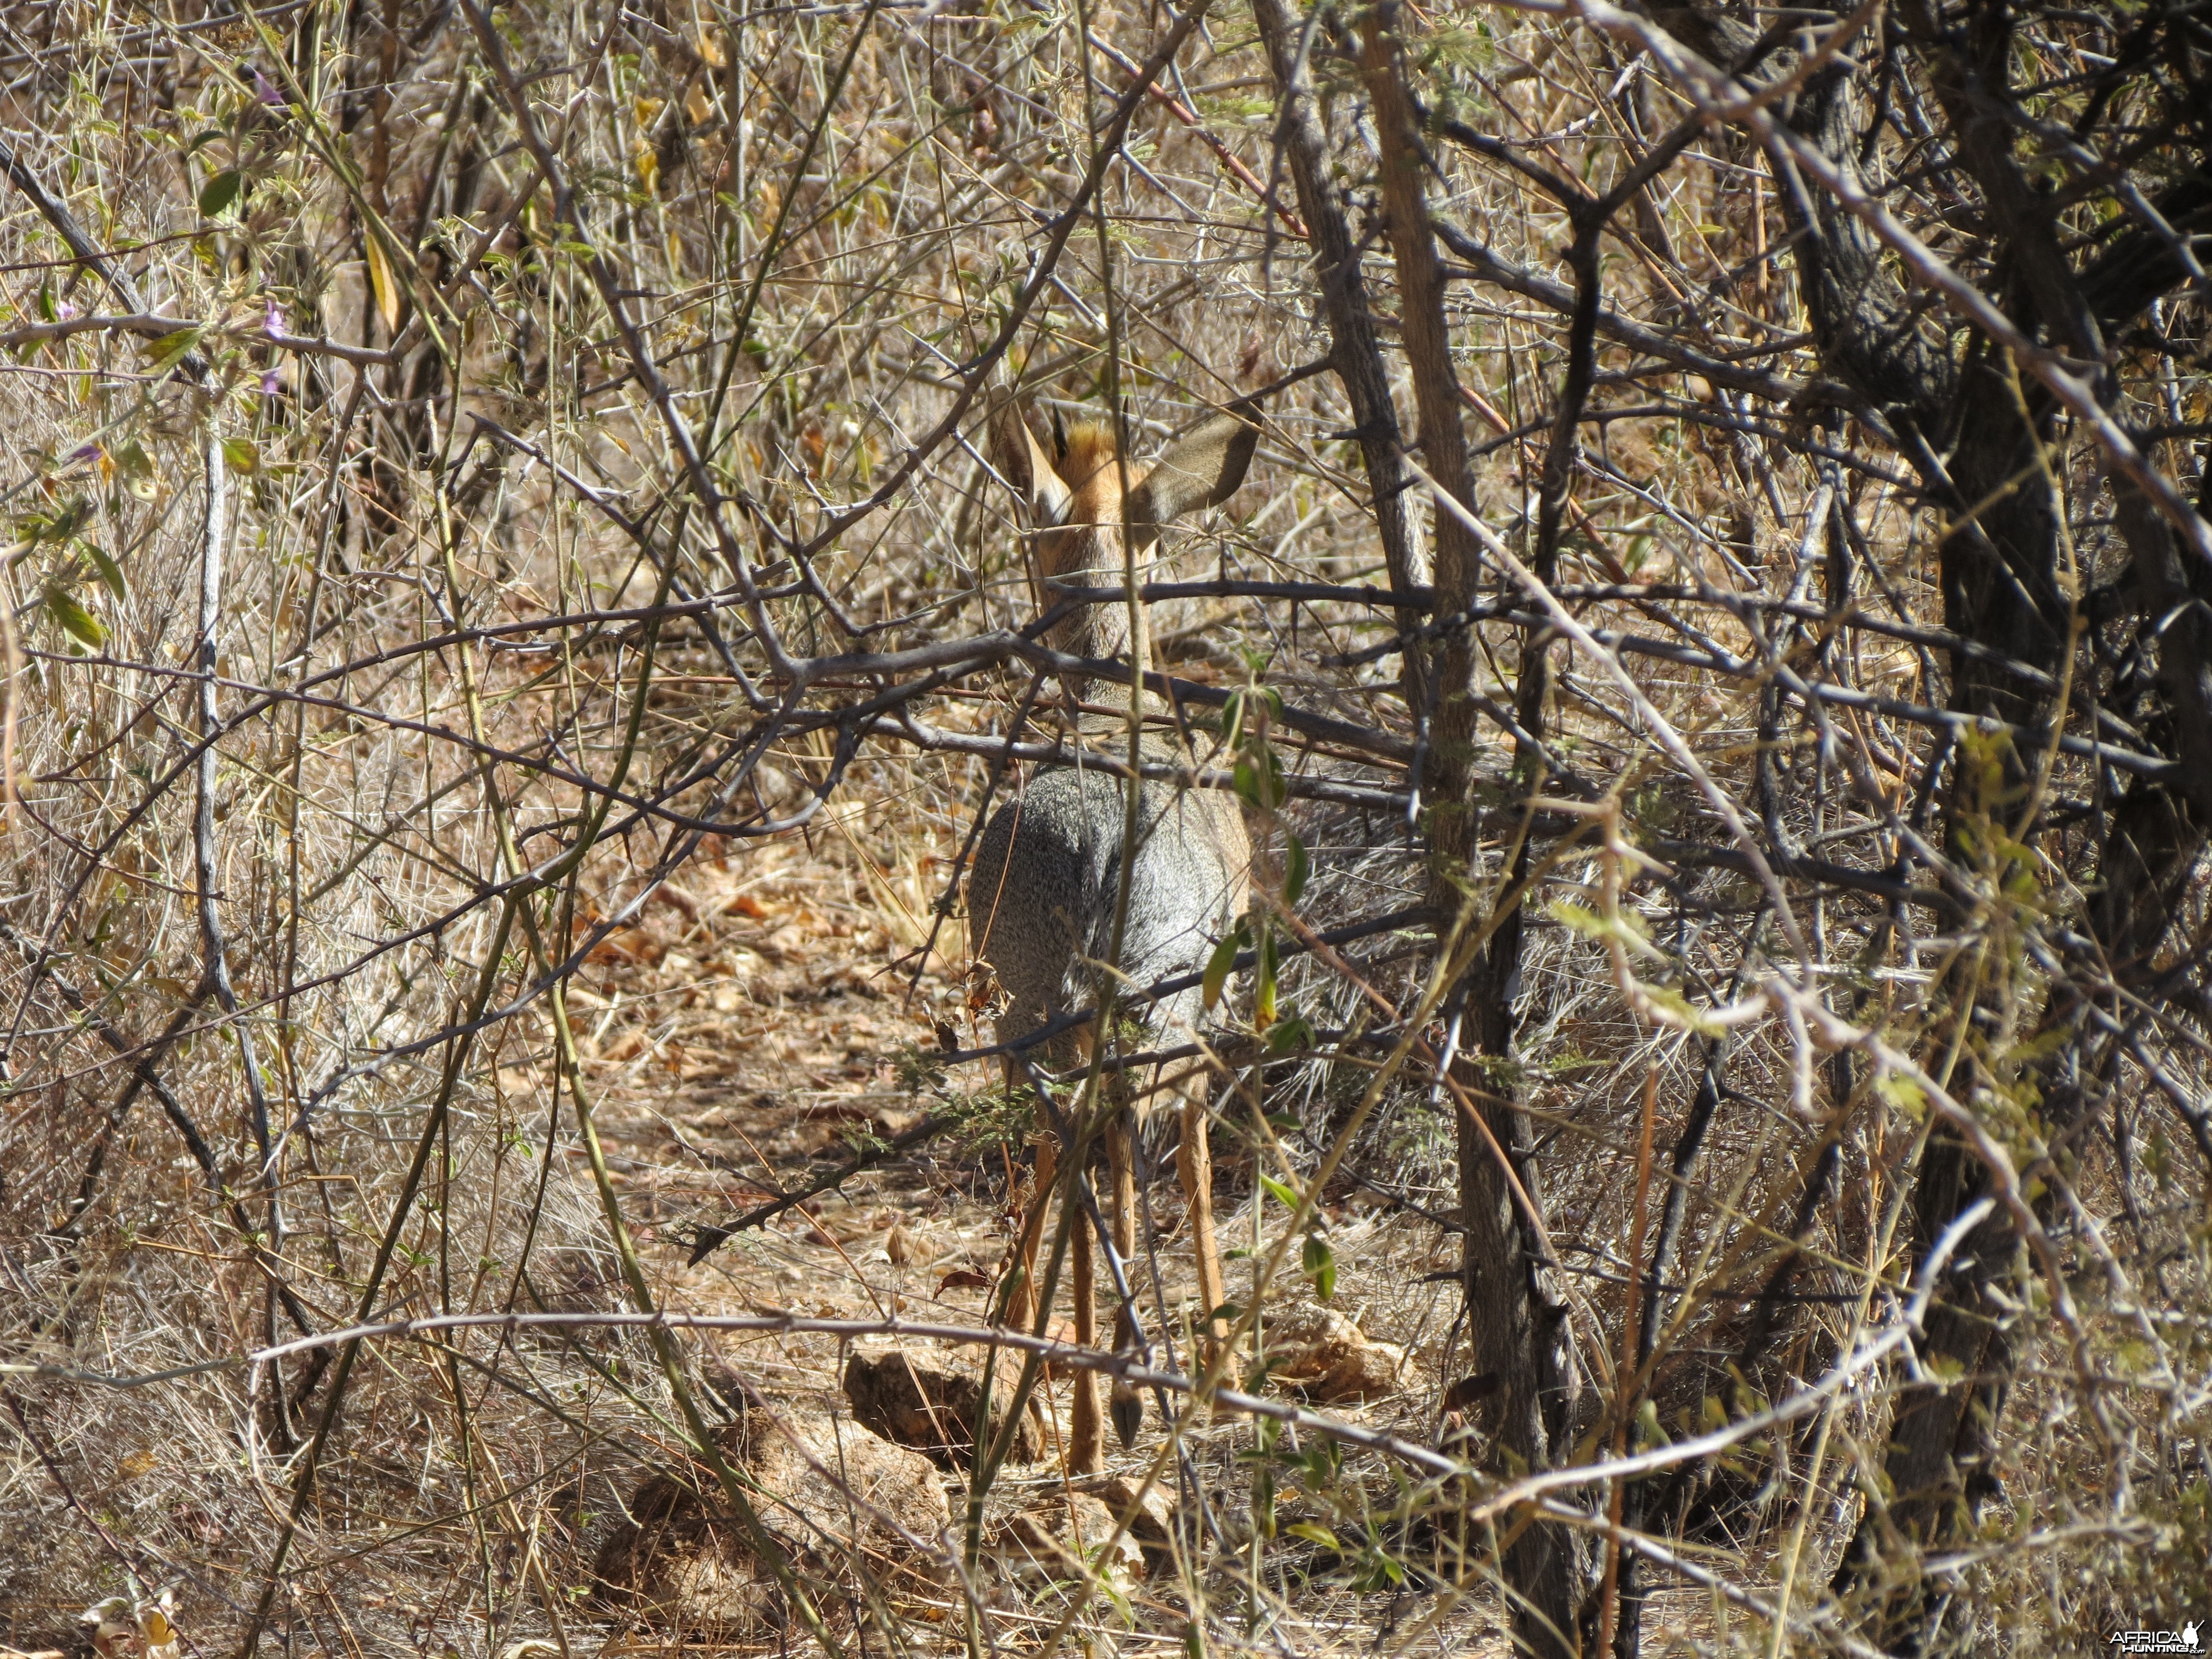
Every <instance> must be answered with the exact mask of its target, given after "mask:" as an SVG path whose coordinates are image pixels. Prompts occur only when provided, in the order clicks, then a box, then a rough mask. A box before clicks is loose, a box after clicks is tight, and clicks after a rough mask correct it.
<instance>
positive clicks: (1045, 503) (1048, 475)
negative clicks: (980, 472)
mask: <svg viewBox="0 0 2212 1659" xmlns="http://www.w3.org/2000/svg"><path fill="white" fill-rule="evenodd" d="M991 465H994V466H995V467H997V468H998V469H999V471H1001V472H1003V473H1005V474H1006V481H1007V482H1008V483H1011V484H1012V485H1013V487H1014V488H1015V489H1018V490H1019V491H1020V492H1021V495H1022V499H1023V500H1024V501H1026V502H1028V503H1029V509H1030V518H1031V519H1032V520H1035V521H1036V524H1037V525H1038V526H1056V525H1063V524H1066V522H1067V509H1068V504H1069V502H1070V501H1073V499H1074V496H1073V492H1072V491H1070V490H1069V489H1068V487H1067V481H1066V479H1064V478H1062V477H1060V473H1059V471H1058V470H1057V469H1056V468H1055V467H1054V465H1053V464H1052V457H1050V456H1049V455H1048V454H1046V453H1044V446H1043V445H1042V444H1041V443H1039V442H1038V441H1036V434H1035V433H1034V432H1032V431H1030V423H1029V419H1028V417H1027V416H1024V414H1023V413H1022V407H1021V405H1020V404H1018V402H1016V401H1015V399H1014V398H1013V396H1012V394H1011V393H1005V392H1002V393H1000V396H999V398H997V399H996V400H995V402H994V404H993V406H992V410H991Z"/></svg>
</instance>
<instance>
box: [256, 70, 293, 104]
mask: <svg viewBox="0 0 2212 1659" xmlns="http://www.w3.org/2000/svg"><path fill="white" fill-rule="evenodd" d="M253 95H254V96H255V97H256V98H258V99H259V100H261V101H262V102H263V103H264V104H266V105H268V106H269V107H270V108H271V109H282V108H283V107H284V104H285V101H286V100H285V97H284V94H283V93H281V92H279V91H277V90H276V85H275V83H274V82H271V81H270V78H269V77H268V76H266V75H264V74H263V73H262V72H261V70H260V68H259V66H258V65H256V66H255V68H254V70H253Z"/></svg>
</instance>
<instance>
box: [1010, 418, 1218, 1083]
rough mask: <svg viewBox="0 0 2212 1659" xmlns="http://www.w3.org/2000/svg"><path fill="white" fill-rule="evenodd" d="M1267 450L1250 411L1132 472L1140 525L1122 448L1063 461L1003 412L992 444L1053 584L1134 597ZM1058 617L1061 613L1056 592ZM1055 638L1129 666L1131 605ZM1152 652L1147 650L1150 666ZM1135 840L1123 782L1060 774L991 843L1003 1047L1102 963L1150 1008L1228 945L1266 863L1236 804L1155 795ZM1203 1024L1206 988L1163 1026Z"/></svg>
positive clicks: (1099, 610) (1098, 687) (1105, 698)
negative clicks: (1180, 524) (1130, 847)
mask: <svg viewBox="0 0 2212 1659" xmlns="http://www.w3.org/2000/svg"><path fill="white" fill-rule="evenodd" d="M1258 437H1259V428H1258V425H1257V422H1256V421H1255V419H1254V417H1253V416H1252V414H1251V413H1250V412H1249V410H1245V409H1243V408H1242V407H1239V408H1237V409H1232V410H1230V411H1229V412H1227V413H1225V414H1223V415H1220V416H1215V417H1214V418H1213V419H1212V420H1210V421H1208V422H1206V423H1204V424H1203V425H1201V426H1200V428H1198V429H1197V430H1196V431H1194V432H1193V433H1191V434H1190V435H1188V437H1185V438H1182V439H1181V440H1179V441H1176V443H1174V444H1172V445H1170V446H1169V447H1168V448H1167V449H1166V450H1165V451H1164V452H1163V453H1162V454H1161V455H1160V457H1159V459H1158V461H1157V462H1156V463H1155V464H1154V465H1152V468H1151V469H1150V470H1149V471H1146V470H1144V469H1139V468H1135V467H1131V468H1127V469H1126V473H1127V513H1126V515H1125V513H1124V511H1123V493H1122V492H1123V488H1124V484H1123V479H1124V474H1125V469H1124V468H1123V466H1122V465H1121V464H1120V462H1119V460H1118V459H1117V456H1116V453H1115V447H1114V441H1113V436H1112V435H1111V434H1110V433H1108V432H1104V431H1102V430H1100V429H1099V428H1091V427H1084V428H1077V429H1075V430H1074V431H1073V432H1071V433H1069V434H1067V435H1066V438H1065V440H1064V441H1056V442H1055V443H1054V447H1053V451H1052V452H1051V453H1048V452H1047V450H1046V448H1045V447H1044V446H1043V445H1042V444H1040V443H1039V442H1038V441H1037V440H1036V435H1034V434H1033V433H1032V432H1031V431H1030V428H1029V425H1028V422H1026V421H1024V419H1023V417H1022V416H1021V414H1020V412H1019V410H1017V409H1016V408H1014V407H1013V406H1012V404H1005V405H1002V406H1001V408H1000V410H999V411H998V413H997V416H995V418H994V422H993V428H992V447H993V451H994V460H995V461H996V462H997V464H998V465H999V467H1000V471H1003V472H1004V473H1006V476H1007V477H1008V478H1009V479H1010V480H1011V481H1012V483H1013V484H1014V485H1015V487H1016V488H1017V489H1019V490H1020V491H1022V493H1023V494H1024V495H1025V496H1026V497H1027V500H1028V503H1029V508H1030V519H1031V520H1032V523H1033V524H1034V525H1035V526H1036V536H1035V542H1034V545H1035V556H1036V568H1037V571H1038V574H1039V575H1040V576H1041V578H1042V582H1043V583H1044V584H1050V583H1052V582H1054V581H1060V582H1067V583H1073V584H1079V585H1084V586H1119V585H1121V581H1122V580H1123V578H1124V576H1125V574H1127V556H1128V554H1131V553H1133V555H1134V556H1135V562H1136V566H1137V576H1138V580H1145V573H1146V567H1147V566H1148V565H1149V564H1150V562H1151V560H1152V550H1153V546H1154V544H1155V543H1156V541H1157V540H1158V533H1159V527H1160V526H1162V525H1164V524H1165V523H1167V522H1169V521H1170V520H1172V519H1173V518H1175V517H1176V514H1178V513H1183V512H1187V511H1188V510H1189V509H1190V508H1192V507H1197V506H1200V505H1212V504H1214V503H1216V502H1219V501H1225V500H1226V499H1227V498H1228V496H1229V495H1231V494H1232V493H1233V492H1234V491H1235V490H1236V489H1237V485H1238V484H1239V483H1241V482H1243V476H1244V472H1245V469H1246V468H1247V467H1248V466H1249V465H1250V463H1251V459H1252V451H1253V447H1254V446H1255V444H1256V442H1257V441H1258ZM1125 521H1126V531H1125ZM1125 533H1126V535H1127V542H1126V544H1125V542H1124V539H1123V538H1124V535H1125ZM1045 602H1046V603H1047V605H1051V604H1053V603H1055V602H1056V600H1055V596H1054V594H1053V592H1052V590H1051V588H1050V587H1049V586H1046V587H1045ZM1050 638H1051V642H1052V644H1053V645H1054V647H1055V648H1057V649H1059V650H1061V651H1064V652H1066V653H1069V654H1071V655H1074V656H1079V657H1088V658H1093V659H1097V658H1111V657H1115V656H1118V655H1121V654H1122V653H1124V652H1125V651H1127V650H1128V649H1129V648H1130V640H1131V632H1130V628H1129V613H1128V607H1127V604H1126V603H1124V602H1121V601H1115V602H1114V603H1112V604H1110V605H1090V606H1086V607H1083V608H1082V609H1079V610H1078V611H1076V612H1074V613H1073V614H1072V615H1071V616H1070V617H1068V618H1067V619H1066V621H1065V622H1063V623H1060V624H1059V625H1058V626H1057V627H1055V629H1054V630H1053V633H1052V635H1051V636H1050ZM1145 643H1146V641H1145V640H1144V639H1143V637H1142V635H1141V633H1140V635H1139V638H1138V641H1137V649H1138V651H1139V654H1142V653H1143V652H1144V647H1145ZM1078 690H1079V695H1087V696H1091V697H1093V698H1095V699H1097V700H1098V701H1102V702H1109V703H1112V704H1115V705H1118V706H1119V707H1121V708H1123V709H1126V708H1127V699H1128V696H1129V690H1128V688H1127V685H1125V684H1118V683H1115V684H1109V683H1105V682H1092V683H1091V684H1090V686H1089V687H1088V688H1087V689H1085V688H1078ZM1110 725H1111V726H1112V728H1113V731H1114V733H1115V735H1118V734H1119V732H1121V730H1122V729H1123V728H1122V726H1121V721H1120V720H1112V721H1111V722H1110ZM1102 746H1110V745H1102ZM1146 750H1148V752H1149V753H1150V754H1151V755H1152V756H1153V757H1156V758H1158V759H1162V760H1167V759H1170V758H1172V757H1173V756H1174V753H1175V747H1174V744H1173V742H1172V740H1171V739H1170V738H1165V737H1147V738H1146ZM1126 827H1127V785H1126V784H1125V783H1124V782H1123V781H1122V780H1121V779H1120V778H1119V777H1116V776H1115V775H1112V774H1109V773H1107V772H1103V771H1098V770H1094V769H1088V768H1078V767H1062V768H1055V769H1052V770H1049V771H1046V772H1042V773H1040V774H1039V775H1037V776H1036V777H1035V778H1034V779H1032V780H1031V781H1030V785H1029V787H1028V789H1027V790H1026V791H1025V792H1024V793H1022V794H1020V795H1019V796H1018V797H1017V798H1016V799H1012V800H1009V801H1007V802H1006V803H1005V804H1004V805H1001V806H1000V808H999V809H998V811H996V812H995V813H994V815H993V817H992V818H991V822H990V823H989V824H988V825H987V826H986V827H985V829H984V832H983V839H982V843H981V847H980V848H978V849H977V852H976V855H975V871H974V872H973V874H972V875H971V876H970V877H969V884H968V908H969V927H970V931H971V934H972V937H973V941H974V946H975V955H976V956H977V957H980V958H981V959H983V960H985V961H987V962H988V963H990V964H991V965H992V967H993V968H994V969H995V970H996V972H997V975H998V978H999V983H1000V986H1001V987H1003V988H1004V990H1005V991H1006V995H1007V998H1008V1005H1007V1007H1006V1012H1004V1013H1003V1014H1002V1015H1001V1016H1000V1021H999V1037H1000V1041H1001V1042H1010V1041H1012V1040H1014V1039H1016V1038H1018V1037H1020V1036H1026V1035H1027V1034H1028V1033H1030V1031H1032V1030H1036V1028H1037V1027H1038V1026H1039V1025H1041V1024H1044V1023H1045V1022H1046V1021H1047V1020H1048V1019H1050V1018H1054V1016H1056V1015H1058V1014H1060V1013H1062V1012H1066V1011H1067V1010H1069V1009H1072V1008H1078V1007H1081V1006H1085V1004H1087V1003H1088V1002H1089V1001H1090V1000H1091V996H1092V994H1093V992H1094V990H1095V987H1096V964H1097V963H1103V962H1112V963H1115V966H1116V967H1117V968H1118V969H1120V971H1121V975H1122V976H1123V981H1124V987H1125V989H1126V990H1128V991H1135V992H1141V991H1142V989H1143V988H1144V987H1146V986H1147V985H1150V984H1152V983H1153V982H1155V981H1159V980H1163V979H1168V978H1173V977H1178V976H1181V975H1186V974H1194V973H1196V972H1198V971H1199V969H1200V968H1201V967H1202V966H1203V965H1204V963H1205V961H1206V956H1207V954H1208V952H1209V951H1211V950H1212V945H1213V941H1214V940H1215V939H1218V938H1220V937H1221V935H1222V934H1223V933H1224V932H1225V931H1226V929H1227V927H1228V926H1229V924H1230V922H1231V921H1232V920H1233V919H1234V917H1235V916H1236V915H1237V912H1239V911H1240V910H1242V909H1243V906H1244V902H1245V897H1246V891H1247V886H1248V876H1249V866H1250V864H1251V848H1250V844H1249V842H1248V841H1247V840H1246V838H1245V834H1244V823H1243V817H1241V815H1240V814H1239V812H1238V810H1237V803H1236V801H1235V799H1233V798H1231V797H1230V796H1228V795H1225V794H1223V793H1220V792H1218V791H1211V790H1195V789H1192V790H1186V789H1180V788H1177V787H1176V786H1174V785H1172V784H1169V783H1164V782H1159V781H1148V782H1146V784H1145V785H1144V787H1143V789H1142V792H1141V794H1140V798H1139V811H1138V814H1137V837H1136V846H1135V848H1134V851H1133V854H1131V855H1130V856H1129V857H1127V859H1126V860H1125V858H1124V846H1123V842H1124V830H1125V829H1126ZM1125 863H1126V864H1127V870H1128V880H1129V893H1128V904H1127V910H1126V915H1125V917H1124V920H1123V922H1122V933H1121V950H1120V951H1119V953H1118V955H1116V953H1115V951H1114V926H1115V909H1116V908H1117V903H1118V900H1119V896H1120V890H1121V880H1122V872H1123V866H1124V864H1125ZM1138 1012H1143V1010H1142V1009H1139V1010H1138ZM1199 1012H1200V996H1199V992H1198V989H1197V987H1191V988H1190V989H1188V990H1187V991H1183V992H1180V993H1177V994H1175V995H1173V996H1171V997H1170V998H1168V999H1166V1000H1164V1002H1163V1003H1162V1004H1161V1005H1160V1006H1158V1008H1157V1009H1156V1010H1153V1011H1152V1012H1151V1018H1152V1022H1153V1023H1154V1024H1164V1025H1167V1026H1168V1027H1170V1029H1172V1028H1173V1027H1176V1026H1180V1025H1182V1024H1187V1023H1190V1022H1194V1021H1195V1019H1196V1018H1197V1016H1198V1013H1199ZM1075 1046H1076V1045H1075V1042H1074V1034H1073V1033H1070V1034H1069V1036H1068V1037H1066V1038H1065V1039H1061V1040H1060V1041H1058V1042H1056V1043H1055V1044H1054V1048H1055V1050H1056V1057H1057V1058H1058V1059H1060V1060H1061V1061H1063V1062H1064V1061H1065V1060H1066V1058H1067V1057H1068V1056H1069V1055H1070V1054H1072V1053H1073V1051H1074V1048H1075Z"/></svg>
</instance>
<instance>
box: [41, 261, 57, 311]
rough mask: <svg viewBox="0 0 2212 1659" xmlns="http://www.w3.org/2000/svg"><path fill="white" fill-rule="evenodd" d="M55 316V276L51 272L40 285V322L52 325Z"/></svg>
mask: <svg viewBox="0 0 2212 1659" xmlns="http://www.w3.org/2000/svg"><path fill="white" fill-rule="evenodd" d="M54 314H55V313H54V274H53V272H52V271H51V270H50V271H48V272H47V273H46V277H45V280H43V281H42V282H40V284H39V320H40V322H42V323H51V322H52V321H53V320H54Z"/></svg>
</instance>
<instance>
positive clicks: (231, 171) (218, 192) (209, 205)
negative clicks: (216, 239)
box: [200, 167, 246, 219]
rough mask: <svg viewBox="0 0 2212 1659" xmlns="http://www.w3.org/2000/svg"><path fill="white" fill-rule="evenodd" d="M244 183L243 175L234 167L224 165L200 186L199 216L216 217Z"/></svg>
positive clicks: (236, 194)
mask: <svg viewBox="0 0 2212 1659" xmlns="http://www.w3.org/2000/svg"><path fill="white" fill-rule="evenodd" d="M245 184H246V179H245V176H244V175H243V174H242V173H240V172H239V170H238V169H237V168H236V167H225V168H224V169H223V170H222V172H221V173H216V176H215V177H214V178H212V179H209V180H208V181H207V183H206V184H204V185H202V186H201V187H200V216H201V217H203V218H206V219H213V218H216V217H218V216H220V215H221V214H222V211H223V210H224V209H226V208H228V206H229V205H230V204H232V203H233V202H235V201H236V200H237V199H238V192H239V191H240V190H241V189H242V188H244V186H245Z"/></svg>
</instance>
